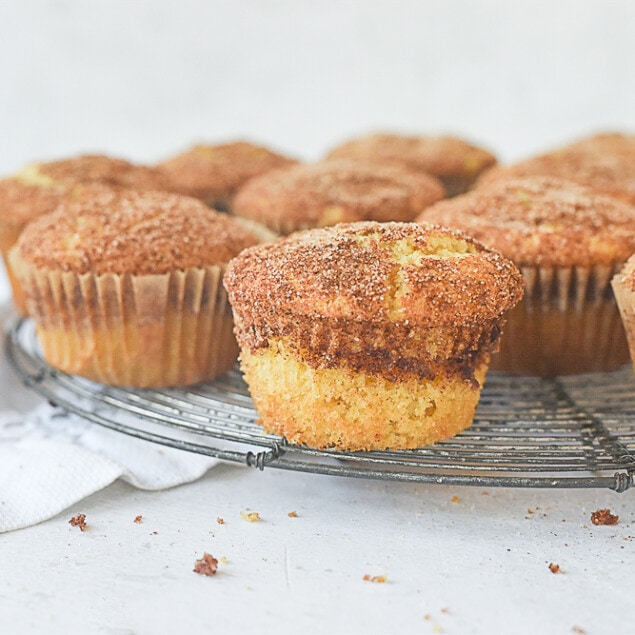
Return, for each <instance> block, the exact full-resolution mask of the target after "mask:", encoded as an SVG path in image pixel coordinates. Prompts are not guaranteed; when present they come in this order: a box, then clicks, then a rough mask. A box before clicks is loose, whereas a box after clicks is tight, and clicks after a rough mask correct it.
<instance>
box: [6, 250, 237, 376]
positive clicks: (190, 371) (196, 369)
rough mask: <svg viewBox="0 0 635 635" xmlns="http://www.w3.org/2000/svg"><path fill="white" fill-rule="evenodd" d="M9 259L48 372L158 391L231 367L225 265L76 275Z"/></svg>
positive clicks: (233, 350)
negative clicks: (17, 275)
mask: <svg viewBox="0 0 635 635" xmlns="http://www.w3.org/2000/svg"><path fill="white" fill-rule="evenodd" d="M14 260H15V261H16V264H17V268H20V280H21V282H22V284H23V286H24V289H25V292H26V294H27V302H28V309H29V313H30V315H31V316H32V317H33V318H34V320H35V324H36V330H37V334H38V338H39V340H40V344H41V345H42V349H43V354H44V357H45V359H46V360H47V361H48V362H49V364H50V365H51V366H53V367H55V368H59V369H60V370H63V371H65V372H67V373H70V374H75V375H80V376H82V377H86V378H88V379H91V380H93V381H97V382H101V383H105V384H112V385H124V386H134V387H165V386H184V385H189V384H194V383H199V382H203V381H210V380H212V379H214V378H216V377H218V376H219V375H221V374H223V373H224V372H226V371H227V370H229V369H230V368H231V367H232V366H233V365H234V364H235V363H236V360H237V357H238V345H237V344H236V341H235V338H234V335H233V332H232V329H233V319H232V315H231V310H230V307H229V303H228V301H227V296H226V292H225V289H224V288H223V285H222V275H223V272H224V267H221V266H213V267H208V268H204V269H189V270H186V271H176V272H173V273H168V274H161V275H139V276H135V275H130V274H124V275H116V274H103V275H93V274H81V275H77V274H74V273H67V272H53V271H39V270H37V269H35V268H33V267H29V266H22V265H20V263H19V262H18V261H17V259H14Z"/></svg>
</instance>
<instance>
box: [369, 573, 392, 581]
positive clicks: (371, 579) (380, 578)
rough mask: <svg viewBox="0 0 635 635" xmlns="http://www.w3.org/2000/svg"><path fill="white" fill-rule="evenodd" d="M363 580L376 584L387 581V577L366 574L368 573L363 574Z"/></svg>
mask: <svg viewBox="0 0 635 635" xmlns="http://www.w3.org/2000/svg"><path fill="white" fill-rule="evenodd" d="M364 580H365V581H366V582H375V583H376V584H383V583H384V582H388V578H387V577H386V576H385V575H368V573H367V574H366V575H365V576H364Z"/></svg>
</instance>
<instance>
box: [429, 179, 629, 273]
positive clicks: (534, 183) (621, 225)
mask: <svg viewBox="0 0 635 635" xmlns="http://www.w3.org/2000/svg"><path fill="white" fill-rule="evenodd" d="M417 220H419V221H428V222H433V223H439V224H442V225H445V226H447V227H455V228H457V229H461V230H462V231H465V232H467V233H469V234H470V235H471V236H474V238H476V239H477V240H480V241H481V242H483V243H485V244H487V245H489V246H490V247H493V248H495V249H497V250H499V251H500V252H501V253H502V254H503V255H505V256H507V257H508V258H510V259H512V260H513V261H514V262H515V263H516V264H518V265H531V266H563V267H570V266H575V265H585V266H590V265H597V264H612V263H615V262H623V261H625V260H626V259H627V258H628V257H629V256H630V255H631V254H632V253H634V252H635V207H634V206H631V205H629V204H627V203H624V202H622V201H618V200H616V199H614V198H611V197H608V196H603V195H601V194H598V193H597V192H595V191H593V190H592V189H590V188H588V187H584V186H581V185H578V184H575V183H572V182H570V181H565V180H562V179H558V178H555V177H524V178H516V179H507V180H502V181H496V182H493V183H491V184H489V185H487V186H483V187H481V188H478V189H476V190H473V191H471V192H468V193H467V194H464V195H463V196H459V197H457V198H454V199H452V200H449V201H441V202H439V203H437V204H435V205H433V206H432V207H429V208H428V209H426V210H424V211H423V212H422V213H421V214H420V215H419V216H418V218H417Z"/></svg>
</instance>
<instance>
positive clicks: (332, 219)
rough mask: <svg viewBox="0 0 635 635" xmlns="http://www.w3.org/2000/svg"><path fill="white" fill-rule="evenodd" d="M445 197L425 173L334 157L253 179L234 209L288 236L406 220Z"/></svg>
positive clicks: (239, 213)
mask: <svg viewBox="0 0 635 635" xmlns="http://www.w3.org/2000/svg"><path fill="white" fill-rule="evenodd" d="M444 197H445V191H444V189H443V186H442V185H441V183H440V182H439V181H438V180H437V179H436V178H434V177H432V176H429V175H427V174H421V173H416V172H413V171H411V170H410V169H409V168H405V167H402V166H398V165H381V164H377V163H368V162H365V161H364V162H357V161H351V160H348V159H333V160H331V161H323V162H320V163H314V164H304V165H296V166H293V167H289V168H285V169H279V170H273V171H271V172H268V173H267V174H264V175H262V176H259V177H257V178H254V179H252V180H251V181H249V182H248V183H247V184H246V185H245V186H243V187H242V188H241V189H240V190H239V192H238V194H237V195H236V198H235V199H234V204H233V206H232V211H233V213H234V214H236V215H238V216H244V217H247V218H252V219H254V220H257V221H259V222H261V223H263V224H265V225H268V226H270V227H272V228H273V229H277V230H278V231H280V232H282V233H290V232H292V231H295V230H298V229H307V228H310V227H323V226H326V225H335V224H336V223H338V222H352V221H358V220H375V221H391V220H392V221H410V220H413V219H414V218H415V216H416V215H417V214H418V213H419V212H420V211H421V210H422V209H423V208H425V207H428V206H429V205H431V204H432V203H434V202H436V201H439V200H441V199H442V198H444Z"/></svg>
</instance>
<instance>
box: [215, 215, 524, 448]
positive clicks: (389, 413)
mask: <svg viewBox="0 0 635 635" xmlns="http://www.w3.org/2000/svg"><path fill="white" fill-rule="evenodd" d="M225 286H226V288H227V290H228V293H229V299H230V303H231V305H232V309H233V311H234V318H235V323H236V329H235V330H236V335H237V339H238V342H239V345H240V349H241V353H240V362H241V368H242V370H243V373H244V375H245V379H246V381H247V383H248V385H249V388H250V391H251V395H252V397H253V400H254V404H255V407H256V410H257V411H258V413H259V415H260V418H261V419H260V420H261V423H262V425H263V426H264V428H265V430H267V431H269V432H272V433H277V434H281V435H284V436H285V437H286V438H287V439H288V440H289V441H290V442H292V443H299V444H306V445H308V446H312V447H318V448H324V447H336V448H342V449H348V450H374V449H385V448H415V447H419V446H423V445H426V444H429V443H433V442H435V441H439V440H442V439H446V438H448V437H451V436H453V435H455V434H457V433H459V432H461V431H462V430H464V429H465V428H467V427H469V426H470V425H471V422H472V419H473V415H474V411H475V408H476V405H477V403H478V401H479V397H480V392H481V387H482V385H483V382H484V380H485V375H486V372H487V368H488V363H489V358H490V354H491V352H492V351H494V350H495V349H496V347H497V346H498V340H499V336H500V332H501V324H502V320H503V314H504V313H505V311H506V310H507V309H510V308H511V307H512V306H514V305H515V304H516V303H517V302H518V301H519V300H520V298H521V297H522V293H523V284H522V276H521V275H520V273H519V271H518V270H517V269H516V267H515V266H514V265H513V264H512V263H511V262H510V261H509V260H507V259H506V258H503V257H502V256H501V255H500V254H498V253H497V252H494V251H491V250H489V249H487V248H485V247H484V246H482V245H481V244H479V243H477V242H476V241H474V240H472V239H471V238H469V237H467V236H465V235H463V234H461V233H459V232H454V231H451V230H448V229H444V228H441V227H437V226H432V225H429V226H422V225H417V224H416V223H377V222H371V221H367V222H359V223H345V224H339V225H335V226H333V227H326V228H321V229H312V230H306V231H303V232H296V233H295V234H292V235H291V236H289V237H287V238H282V239H280V240H278V241H277V242H275V243H273V244H270V245H263V246H259V247H255V248H250V249H247V250H245V251H243V252H242V253H241V254H240V255H239V256H238V257H237V258H235V259H233V260H232V261H231V262H230V263H229V265H228V268H227V273H226V275H225Z"/></svg>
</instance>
